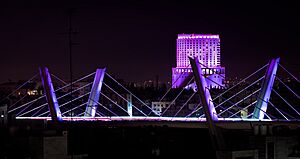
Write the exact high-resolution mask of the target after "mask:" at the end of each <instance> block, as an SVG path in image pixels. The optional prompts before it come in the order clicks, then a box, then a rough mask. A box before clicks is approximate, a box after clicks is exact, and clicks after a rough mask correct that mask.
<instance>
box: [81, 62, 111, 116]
mask: <svg viewBox="0 0 300 159" xmlns="http://www.w3.org/2000/svg"><path fill="white" fill-rule="evenodd" d="M105 70H106V68H104V69H97V70H96V74H95V78H94V82H93V86H92V89H91V93H90V96H89V99H88V102H87V106H86V109H85V112H84V116H85V117H95V115H96V110H97V106H98V103H97V102H98V101H99V97H100V92H101V88H102V82H103V78H104V75H105Z"/></svg>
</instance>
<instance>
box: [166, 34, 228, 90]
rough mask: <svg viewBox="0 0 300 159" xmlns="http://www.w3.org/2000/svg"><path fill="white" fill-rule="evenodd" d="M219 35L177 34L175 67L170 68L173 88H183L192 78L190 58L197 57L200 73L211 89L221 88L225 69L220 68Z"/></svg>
mask: <svg viewBox="0 0 300 159" xmlns="http://www.w3.org/2000/svg"><path fill="white" fill-rule="evenodd" d="M220 52H221V51H220V38H219V35H204V34H179V35H178V38H177V53H176V67H175V68H172V84H173V86H172V87H173V88H178V87H185V86H187V82H188V81H189V80H190V78H191V77H192V73H191V72H192V69H191V65H190V61H189V58H188V57H189V56H190V57H197V58H198V60H199V62H200V63H201V64H203V65H202V72H203V74H204V76H205V77H206V78H209V79H207V84H208V86H209V87H211V88H222V87H225V85H224V82H223V81H224V78H225V68H224V67H221V54H220Z"/></svg>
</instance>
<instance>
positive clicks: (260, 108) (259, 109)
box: [252, 58, 280, 119]
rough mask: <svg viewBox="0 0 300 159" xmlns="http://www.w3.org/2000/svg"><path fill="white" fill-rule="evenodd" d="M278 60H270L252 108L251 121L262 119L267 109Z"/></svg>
mask: <svg viewBox="0 0 300 159" xmlns="http://www.w3.org/2000/svg"><path fill="white" fill-rule="evenodd" d="M279 60H280V58H276V59H272V60H271V61H270V62H269V66H268V69H267V71H266V73H265V78H264V81H263V83H262V85H261V90H260V92H259V95H258V98H257V102H256V105H255V108H254V112H253V116H252V118H253V119H264V116H265V112H266V111H267V107H268V102H269V99H270V96H271V92H272V87H273V83H274V80H275V76H276V72H277V67H278V63H279Z"/></svg>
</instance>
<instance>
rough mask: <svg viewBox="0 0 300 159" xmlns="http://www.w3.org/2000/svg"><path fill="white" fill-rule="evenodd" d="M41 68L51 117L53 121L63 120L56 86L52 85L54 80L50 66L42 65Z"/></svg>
mask: <svg viewBox="0 0 300 159" xmlns="http://www.w3.org/2000/svg"><path fill="white" fill-rule="evenodd" d="M39 70H40V76H41V79H42V83H43V86H44V91H45V94H46V99H47V102H48V106H49V111H50V114H51V118H52V120H53V121H61V120H62V117H61V112H60V109H59V105H58V102H57V99H56V95H55V93H54V88H53V85H52V81H51V77H50V73H49V71H48V68H47V67H40V68H39Z"/></svg>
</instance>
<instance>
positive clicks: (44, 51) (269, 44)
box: [0, 0, 300, 83]
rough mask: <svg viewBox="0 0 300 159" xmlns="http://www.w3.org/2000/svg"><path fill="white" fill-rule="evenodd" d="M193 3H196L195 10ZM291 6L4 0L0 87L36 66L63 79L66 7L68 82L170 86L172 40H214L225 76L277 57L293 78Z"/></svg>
mask: <svg viewBox="0 0 300 159" xmlns="http://www.w3.org/2000/svg"><path fill="white" fill-rule="evenodd" d="M200 2H201V3H200ZM298 7H299V5H297V2H288V1H282V2H271V1H264V2H260V1H257V2H255V1H249V2H247V1H242V2H238V3H237V2H226V1H209V2H205V1H198V2H194V1H189V0H184V1H180V2H173V1H163V2H162V1H109V2H102V1H86V0H82V1H75V0H74V1H53V0H42V1H40V0H36V1H31V0H28V1H21V0H20V1H8V2H1V5H0V59H1V62H0V66H1V67H0V68H1V69H0V72H1V76H0V83H3V82H7V81H8V80H13V81H17V80H19V79H24V80H25V79H29V78H30V77H32V76H33V75H34V74H35V73H38V67H39V66H48V68H49V69H50V71H51V72H52V73H53V74H55V75H57V76H59V77H62V78H63V79H65V80H68V79H69V78H70V73H69V49H68V35H67V31H68V13H67V11H68V9H69V8H74V9H75V13H74V15H73V28H74V30H75V31H77V32H78V33H77V34H76V35H74V39H73V41H74V42H76V43H78V44H79V45H76V46H73V59H72V61H73V72H74V73H73V77H74V78H77V77H80V76H83V75H85V74H88V73H91V72H93V71H95V69H96V68H97V67H106V68H107V71H108V72H109V73H110V74H114V75H116V76H117V77H118V78H122V79H125V80H126V81H144V80H149V79H155V76H156V75H158V76H159V79H160V80H162V81H170V80H171V68H172V67H175V65H176V38H177V34H180V33H186V34H189V33H195V34H219V35H220V38H221V63H222V65H223V66H225V67H226V73H227V76H228V77H234V76H238V77H244V76H246V75H247V74H249V73H251V72H253V71H255V70H256V69H258V68H260V67H261V66H263V65H264V64H266V63H267V62H268V60H269V59H270V58H273V57H277V56H280V57H281V63H282V64H283V65H284V66H285V67H286V68H288V69H289V70H290V71H291V72H292V73H294V74H295V75H297V76H298V77H299V75H300V74H299V73H298V72H299V69H300V63H299V62H298V60H299V53H300V52H299V42H300V41H299V28H300V25H299V20H300V19H299V15H300V14H299V8H298Z"/></svg>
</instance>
